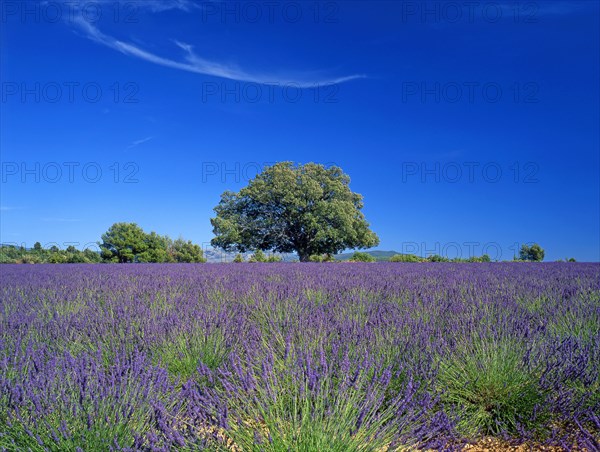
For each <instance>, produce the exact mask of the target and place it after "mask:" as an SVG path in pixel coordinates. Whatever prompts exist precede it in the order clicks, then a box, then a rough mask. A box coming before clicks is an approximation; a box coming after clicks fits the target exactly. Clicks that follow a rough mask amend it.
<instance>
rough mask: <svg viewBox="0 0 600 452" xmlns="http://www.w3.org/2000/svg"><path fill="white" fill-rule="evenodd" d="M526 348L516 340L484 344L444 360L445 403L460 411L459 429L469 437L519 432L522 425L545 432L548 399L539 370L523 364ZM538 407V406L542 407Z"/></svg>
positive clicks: (478, 342)
mask: <svg viewBox="0 0 600 452" xmlns="http://www.w3.org/2000/svg"><path fill="white" fill-rule="evenodd" d="M523 355H524V349H523V347H522V346H521V345H520V344H519V343H517V342H515V341H510V340H499V341H489V340H487V341H486V340H479V339H475V340H473V342H472V343H471V344H467V345H464V346H459V347H458V349H457V350H455V351H453V352H450V353H449V354H448V355H447V356H444V357H442V359H441V362H440V369H439V375H438V391H439V392H440V394H441V399H442V401H443V402H444V403H446V404H447V405H449V406H450V407H451V409H458V410H460V413H461V415H460V420H459V422H458V425H457V429H458V430H459V432H460V433H461V434H463V435H466V436H467V437H475V436H477V435H480V434H484V435H498V434H501V433H508V434H517V432H518V425H519V424H523V425H527V426H528V427H530V428H534V429H535V428H539V427H541V426H542V425H543V424H544V416H543V414H542V413H541V412H538V413H536V409H539V408H540V407H541V406H542V404H543V401H544V395H543V393H542V391H541V389H540V387H539V384H538V380H539V377H538V376H537V372H536V371H534V370H531V369H528V368H527V367H526V366H525V365H524V363H523ZM536 406H537V408H536Z"/></svg>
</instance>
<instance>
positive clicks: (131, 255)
mask: <svg viewBox="0 0 600 452" xmlns="http://www.w3.org/2000/svg"><path fill="white" fill-rule="evenodd" d="M99 245H100V249H101V250H102V252H101V254H102V258H103V259H104V260H105V261H109V262H119V263H125V262H206V259H205V258H204V254H203V252H202V248H201V247H200V245H196V244H194V243H192V242H191V241H189V240H188V241H186V240H184V239H182V238H179V239H177V240H174V241H173V240H171V238H169V237H168V236H166V235H165V236H162V235H159V234H157V233H156V232H154V231H152V232H150V233H146V232H144V230H143V229H142V228H140V227H139V226H138V225H137V224H135V223H115V224H113V225H112V226H111V227H110V228H109V229H108V231H106V232H105V233H104V234H102V242H101V243H100V244H99Z"/></svg>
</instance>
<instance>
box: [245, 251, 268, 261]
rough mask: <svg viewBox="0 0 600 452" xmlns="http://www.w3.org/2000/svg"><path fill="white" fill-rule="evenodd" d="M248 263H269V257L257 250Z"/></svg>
mask: <svg viewBox="0 0 600 452" xmlns="http://www.w3.org/2000/svg"><path fill="white" fill-rule="evenodd" d="M248 262H267V256H265V253H263V252H262V250H256V252H255V253H254V254H253V255H252V256H250V259H249V260H248Z"/></svg>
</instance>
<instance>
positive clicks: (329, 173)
mask: <svg viewBox="0 0 600 452" xmlns="http://www.w3.org/2000/svg"><path fill="white" fill-rule="evenodd" d="M349 184H350V178H349V177H348V176H347V175H346V174H344V173H343V172H342V170H341V169H340V168H338V167H336V166H332V167H329V168H326V167H325V166H323V165H319V164H316V163H307V164H304V165H300V164H298V165H297V164H294V163H292V162H281V163H277V164H275V165H273V166H269V167H267V168H265V169H264V170H263V172H262V173H260V174H258V175H257V176H256V178H254V179H253V180H251V181H250V183H249V184H248V186H247V187H245V188H243V189H241V190H240V191H239V192H237V193H234V192H231V191H226V192H225V193H223V194H222V195H221V201H220V203H219V205H218V206H217V207H215V213H216V217H215V218H212V219H211V223H212V225H213V232H214V234H215V236H216V237H215V238H213V240H212V242H211V243H212V245H213V246H216V247H219V248H222V249H224V250H225V251H231V250H235V251H239V252H246V251H250V250H264V251H267V250H271V251H275V252H280V253H289V252H296V253H298V256H299V258H300V261H301V262H307V261H309V259H310V256H311V255H314V254H326V253H332V254H335V253H339V252H340V251H342V250H344V249H347V248H370V247H372V246H375V245H377V244H379V238H378V237H377V235H376V234H375V233H374V232H372V231H371V230H370V229H369V223H367V221H366V220H365V217H364V215H363V214H362V212H361V209H362V208H363V202H362V199H363V198H362V196H361V195H359V194H357V193H353V192H352V191H351V190H350V187H349Z"/></svg>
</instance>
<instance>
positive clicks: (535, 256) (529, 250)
mask: <svg viewBox="0 0 600 452" xmlns="http://www.w3.org/2000/svg"><path fill="white" fill-rule="evenodd" d="M545 254H546V253H545V252H544V249H543V248H542V247H541V246H540V245H538V244H537V243H534V244H533V245H531V246H527V245H523V246H521V251H520V252H519V258H520V259H521V260H522V261H534V262H541V261H543V260H544V256H545Z"/></svg>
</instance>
